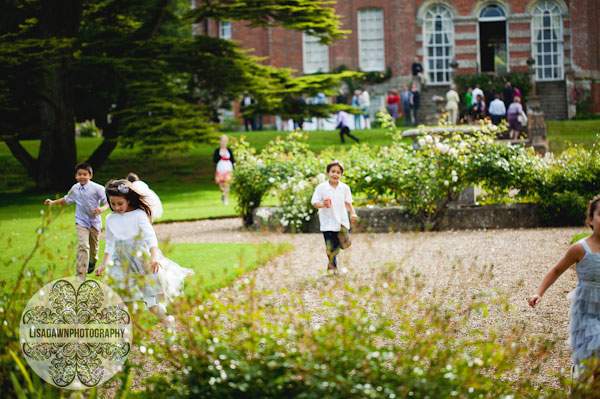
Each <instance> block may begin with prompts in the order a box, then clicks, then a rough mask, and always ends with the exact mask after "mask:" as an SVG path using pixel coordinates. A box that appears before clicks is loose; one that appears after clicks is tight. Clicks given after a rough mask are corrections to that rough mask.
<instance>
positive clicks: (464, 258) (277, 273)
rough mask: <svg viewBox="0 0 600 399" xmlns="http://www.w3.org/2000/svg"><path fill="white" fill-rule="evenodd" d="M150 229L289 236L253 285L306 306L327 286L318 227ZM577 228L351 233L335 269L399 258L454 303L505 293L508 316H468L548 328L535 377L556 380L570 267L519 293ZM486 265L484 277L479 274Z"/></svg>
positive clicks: (175, 235) (366, 271)
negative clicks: (296, 230)
mask: <svg viewBox="0 0 600 399" xmlns="http://www.w3.org/2000/svg"><path fill="white" fill-rule="evenodd" d="M155 229H156V232H157V235H158V237H159V239H161V240H165V239H169V240H170V241H171V242H250V243H258V242H266V241H270V242H289V243H291V244H292V245H293V246H294V249H293V250H292V251H291V252H290V253H288V254H286V255H283V256H281V257H279V258H277V259H276V260H274V261H273V262H271V263H270V264H268V265H266V266H264V267H262V268H259V269H257V270H254V271H253V272H251V277H253V278H254V280H255V284H256V288H258V289H269V290H274V291H277V289H278V288H286V289H288V290H289V291H290V292H293V293H294V294H295V295H296V296H298V297H300V298H302V299H303V301H304V305H305V306H306V308H307V309H308V310H310V309H311V308H318V307H320V306H321V302H322V301H323V300H324V299H323V295H322V294H323V293H324V291H326V290H330V289H332V287H333V285H332V284H331V283H328V280H330V279H326V278H323V276H324V275H325V267H326V256H325V253H324V243H323V238H322V236H321V235H320V234H296V235H293V234H279V233H270V232H249V231H243V229H242V228H241V220H240V219H221V220H204V221H197V222H183V223H173V224H158V225H156V226H155ZM582 231H585V230H584V228H583V227H581V228H552V229H519V230H487V231H485V230H480V231H455V232H452V231H448V232H428V233H417V232H408V233H388V234H369V233H364V234H355V235H353V244H352V247H351V248H349V249H348V250H346V251H344V252H343V254H342V255H341V259H340V269H347V272H346V273H343V274H341V276H342V278H346V279H348V280H354V281H356V282H363V283H364V282H368V281H369V279H370V278H371V276H372V275H373V273H377V272H381V271H382V270H383V269H384V267H387V266H389V265H391V264H394V263H398V262H400V261H401V260H402V261H403V265H402V268H403V270H411V272H414V271H416V272H418V273H420V275H421V279H422V281H423V282H424V283H425V288H424V292H425V293H429V294H432V295H433V294H434V293H435V295H436V296H437V297H438V298H440V296H441V297H442V299H444V298H447V299H448V300H452V301H458V302H460V301H469V300H470V299H471V297H472V295H473V294H475V293H480V292H486V293H488V294H489V293H492V295H497V296H499V295H505V296H506V298H507V299H508V301H509V304H510V306H511V308H512V309H511V312H510V313H509V315H508V316H507V315H506V314H503V315H501V316H498V317H496V318H495V316H494V315H491V317H490V319H488V320H487V321H481V320H473V324H474V326H477V325H478V324H480V323H484V322H487V323H489V322H493V323H498V324H500V325H507V324H512V323H514V322H517V321H524V322H526V323H527V325H528V327H527V331H528V332H530V333H531V334H547V336H548V338H551V339H556V340H558V344H557V346H556V347H555V349H554V350H553V352H552V353H551V355H550V357H549V359H548V360H547V361H546V363H545V364H544V367H543V368H542V371H541V373H540V374H539V381H540V382H545V383H551V384H553V385H556V383H557V379H556V377H553V376H551V375H550V374H556V373H562V374H565V373H567V374H568V371H564V370H569V368H570V348H569V347H568V345H567V343H566V339H567V324H568V314H567V311H568V306H569V302H568V301H567V299H566V298H565V297H566V294H567V293H568V292H569V291H571V290H572V289H573V288H574V287H575V284H576V282H577V279H576V276H575V272H574V270H569V271H567V272H566V273H565V274H564V275H563V276H562V277H561V278H560V279H559V280H558V281H557V282H556V283H555V284H554V286H552V287H551V288H550V289H549V290H548V292H547V293H546V295H545V296H544V301H543V302H542V303H541V304H540V305H539V306H538V307H537V309H536V310H532V309H530V308H529V307H528V306H527V302H526V300H525V298H526V297H527V296H528V295H530V294H532V293H534V292H535V290H536V288H537V286H538V284H539V283H540V281H541V279H542V277H543V276H544V274H545V273H546V272H547V270H548V269H549V268H550V267H551V266H552V265H554V264H555V263H556V262H557V261H558V260H559V259H560V257H561V256H562V255H563V254H564V252H565V250H566V248H567V247H568V246H569V243H570V241H571V238H572V236H573V235H574V234H576V233H580V232H582ZM486 270H487V271H488V273H487V274H486V273H483V274H485V275H486V277H481V276H482V272H483V271H486ZM490 270H491V273H490V272H489V271H490ZM315 281H317V283H316V284H315V283H314V282H315ZM307 282H312V283H310V284H307ZM223 291H224V292H225V293H226V294H227V295H230V296H238V297H239V296H240V295H243V293H242V292H241V291H239V290H235V289H231V288H226V289H224V290H223ZM282 295H283V294H282ZM239 299H242V298H238V300H239ZM271 299H272V298H271ZM281 300H282V301H283V300H284V298H281Z"/></svg>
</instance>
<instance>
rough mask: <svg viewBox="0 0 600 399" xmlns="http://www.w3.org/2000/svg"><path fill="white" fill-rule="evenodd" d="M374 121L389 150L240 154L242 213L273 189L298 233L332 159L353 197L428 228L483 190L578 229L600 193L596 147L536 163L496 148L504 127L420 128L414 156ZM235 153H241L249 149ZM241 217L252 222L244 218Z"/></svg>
mask: <svg viewBox="0 0 600 399" xmlns="http://www.w3.org/2000/svg"><path fill="white" fill-rule="evenodd" d="M378 118H379V120H380V121H381V123H382V125H383V126H384V127H385V128H386V129H388V131H389V134H390V135H391V136H392V140H393V144H392V145H390V146H383V147H375V148H372V147H370V146H368V145H367V144H362V145H360V146H352V147H351V148H350V149H349V150H348V151H342V152H340V151H337V150H335V149H334V148H329V149H325V150H323V151H322V152H321V154H320V156H319V158H318V159H317V158H316V156H315V155H314V154H313V153H312V152H310V151H309V150H308V147H307V146H306V145H305V144H304V141H305V140H306V139H307V138H306V137H305V136H303V135H302V134H293V135H290V136H288V138H287V140H286V141H285V142H284V141H282V140H279V139H278V140H276V141H274V142H271V143H270V144H269V145H268V146H267V149H266V150H265V151H263V152H262V153H260V154H258V155H257V154H256V153H255V152H251V156H246V155H244V156H246V159H247V162H246V164H245V165H244V166H243V168H244V169H243V171H242V172H241V173H239V176H238V172H237V171H236V172H235V173H234V175H235V176H236V183H235V184H236V185H237V187H236V188H234V192H235V193H236V195H237V196H238V198H239V201H240V203H241V204H243V203H246V204H249V202H250V201H251V202H252V204H253V205H252V208H251V207H250V206H249V205H245V207H240V209H241V210H242V211H243V212H251V210H254V209H255V208H256V207H258V206H259V204H260V201H259V200H258V199H259V197H260V198H262V196H264V195H265V194H266V193H267V192H269V191H270V192H272V193H273V194H274V195H275V196H276V197H277V198H278V200H279V205H280V207H282V212H283V215H282V218H281V219H280V221H281V223H282V224H283V226H284V227H287V226H290V228H292V229H294V230H303V229H304V228H306V227H307V225H308V224H307V222H308V221H309V219H310V215H311V214H312V213H313V209H312V206H311V205H310V203H309V201H310V192H311V190H314V188H315V186H316V185H317V184H318V183H319V182H322V181H325V180H326V177H325V175H324V174H323V173H324V169H325V165H326V164H327V162H329V161H330V160H333V159H338V160H341V161H342V162H343V163H344V164H345V166H346V170H345V172H344V176H343V180H344V182H345V183H347V184H348V185H349V186H350V187H351V188H352V190H353V193H354V194H355V195H357V194H358V195H363V196H366V197H367V201H368V202H371V203H387V204H390V203H391V204H397V205H400V206H401V207H403V209H405V210H406V211H408V212H410V213H411V214H413V215H415V216H417V218H418V220H419V221H420V223H421V227H422V228H425V229H434V228H435V227H436V225H437V222H438V221H439V220H440V218H441V216H442V215H443V214H444V212H445V211H446V209H447V208H448V204H449V203H450V202H452V201H454V200H456V199H457V198H458V196H459V195H460V193H461V192H462V191H463V190H464V189H465V188H466V187H468V186H478V187H481V188H482V189H483V190H484V194H483V197H482V199H481V202H487V203H490V202H519V201H522V202H535V203H537V204H539V208H538V209H539V212H540V213H539V215H540V217H541V219H542V222H543V223H544V224H547V225H558V226H563V225H581V223H582V222H583V219H584V218H585V208H586V206H587V202H588V201H589V200H590V199H591V198H592V197H594V196H595V195H596V194H597V193H598V192H600V180H599V178H598V176H600V156H599V151H598V147H597V144H594V145H593V146H592V149H591V150H590V151H588V150H586V149H584V148H579V147H573V148H572V149H570V150H568V151H565V152H563V153H562V154H561V155H559V156H558V157H553V156H552V154H550V153H549V154H548V155H546V156H545V157H540V156H539V155H537V154H536V153H535V152H534V150H533V149H532V148H524V147H522V146H513V145H505V144H501V143H498V142H495V141H494V138H495V137H496V136H497V135H498V134H500V133H502V130H503V129H506V126H505V125H502V126H500V127H497V126H493V125H486V124H484V123H482V124H481V125H480V126H478V127H472V128H469V129H467V130H466V131H463V128H461V127H458V126H449V125H445V126H440V127H435V128H431V127H430V128H424V127H422V128H421V129H422V131H421V133H422V136H421V137H420V138H419V140H418V143H419V147H420V149H419V150H417V151H415V150H414V149H413V148H412V147H410V146H408V145H406V144H405V142H404V141H403V139H402V137H401V132H400V131H398V130H397V129H396V128H395V127H394V126H392V124H391V119H390V117H389V115H387V114H384V113H382V114H381V115H379V116H378ZM442 131H443V132H444V133H439V132H442ZM238 151H239V152H240V153H241V154H245V153H248V151H251V149H250V148H249V147H248V146H245V147H240V148H239V150H238ZM253 170H256V171H255V172H253ZM258 181H259V182H260V184H259V185H256V184H257V183H255V182H258ZM250 193H254V194H253V195H252V196H250ZM247 197H248V198H250V197H251V198H252V199H251V200H250V199H245V198H247ZM242 214H243V215H244V218H245V221H246V223H247V224H250V223H251V222H252V219H251V218H250V217H249V216H248V215H249V213H242Z"/></svg>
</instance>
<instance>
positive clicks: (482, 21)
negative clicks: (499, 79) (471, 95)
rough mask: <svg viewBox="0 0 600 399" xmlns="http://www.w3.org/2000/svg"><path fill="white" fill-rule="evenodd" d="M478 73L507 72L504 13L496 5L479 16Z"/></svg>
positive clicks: (488, 6)
mask: <svg viewBox="0 0 600 399" xmlns="http://www.w3.org/2000/svg"><path fill="white" fill-rule="evenodd" d="M479 63H480V64H479V65H480V72H495V73H505V72H508V52H507V41H506V12H505V11H504V9H503V8H502V7H501V6H500V5H497V4H489V5H487V6H486V7H484V8H483V10H481V13H480V14H479Z"/></svg>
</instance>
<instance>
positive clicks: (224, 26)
mask: <svg viewBox="0 0 600 399" xmlns="http://www.w3.org/2000/svg"><path fill="white" fill-rule="evenodd" d="M219 37H220V38H221V39H224V40H231V22H228V21H219Z"/></svg>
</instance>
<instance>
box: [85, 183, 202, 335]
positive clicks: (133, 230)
mask: <svg viewBox="0 0 600 399" xmlns="http://www.w3.org/2000/svg"><path fill="white" fill-rule="evenodd" d="M105 192H106V198H107V199H108V203H109V205H110V209H111V210H112V213H111V214H110V215H108V216H107V217H106V249H105V250H104V257H103V258H102V263H101V264H100V267H98V268H97V269H96V275H97V276H102V274H103V272H104V269H105V267H106V264H107V263H108V264H109V265H110V267H109V269H108V274H109V275H110V276H111V277H112V278H113V279H114V280H115V281H117V282H119V287H126V288H125V290H126V293H125V294H124V295H123V300H124V301H125V302H132V301H141V300H143V301H144V302H145V303H146V306H148V309H149V310H150V312H152V313H153V314H155V315H156V316H157V317H158V318H159V319H160V320H161V321H162V323H163V325H164V326H165V328H166V329H167V332H168V334H169V335H170V337H169V339H170V340H173V339H174V334H175V325H174V319H173V317H172V316H168V315H167V311H166V309H165V306H164V305H163V304H162V303H160V302H159V301H160V300H163V299H166V300H168V301H172V300H173V299H174V298H175V297H176V296H178V295H180V294H181V293H182V292H183V280H184V278H185V277H187V276H189V275H192V274H194V271H193V270H192V269H186V268H183V267H181V266H179V265H178V264H176V263H175V262H172V261H170V260H169V259H167V258H165V257H164V256H163V254H162V253H161V251H160V249H158V241H157V239H156V234H155V232H154V229H153V228H152V224H151V222H152V212H151V210H150V206H149V205H148V203H147V202H146V199H145V197H144V196H143V195H141V194H140V193H139V192H138V191H136V190H135V189H134V188H133V186H132V185H131V183H130V182H129V181H127V180H111V181H110V182H108V184H107V185H106V188H105ZM123 283H124V284H123Z"/></svg>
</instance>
